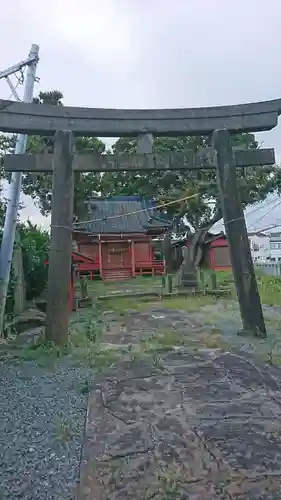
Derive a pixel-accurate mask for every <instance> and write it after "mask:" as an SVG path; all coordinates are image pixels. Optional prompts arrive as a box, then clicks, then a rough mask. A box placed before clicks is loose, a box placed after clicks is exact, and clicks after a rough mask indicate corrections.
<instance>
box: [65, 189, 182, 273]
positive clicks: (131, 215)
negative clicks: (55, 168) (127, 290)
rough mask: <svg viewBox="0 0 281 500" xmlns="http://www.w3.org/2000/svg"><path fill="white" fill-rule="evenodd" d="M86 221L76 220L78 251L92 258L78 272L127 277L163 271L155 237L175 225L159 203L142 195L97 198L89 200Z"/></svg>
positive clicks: (74, 235)
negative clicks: (165, 214) (157, 256)
mask: <svg viewBox="0 0 281 500" xmlns="http://www.w3.org/2000/svg"><path fill="white" fill-rule="evenodd" d="M86 205H87V211H86V219H87V220H86V221H85V222H83V221H81V223H80V222H79V221H76V222H75V223H74V231H73V240H74V241H75V246H76V249H77V251H78V252H79V253H80V254H82V255H85V256H86V257H90V258H91V259H92V261H93V263H92V264H90V263H89V262H88V261H87V262H85V263H80V264H78V266H77V272H78V275H79V274H82V273H84V274H88V275H89V276H90V277H91V279H92V278H93V277H94V276H95V275H96V276H99V277H100V278H101V279H111V280H118V279H120V280H121V279H126V278H130V277H132V276H137V275H143V274H147V275H154V274H162V273H163V272H164V262H163V260H162V261H158V260H156V258H155V249H154V245H153V239H154V238H155V237H159V235H161V234H163V233H164V232H165V231H166V230H168V229H170V228H171V227H172V224H171V221H169V220H168V219H165V216H164V215H163V214H161V212H160V211H159V210H158V209H157V208H156V203H155V202H152V201H149V200H147V199H144V198H142V197H140V196H115V197H112V198H95V199H92V200H90V201H88V202H87V203H86Z"/></svg>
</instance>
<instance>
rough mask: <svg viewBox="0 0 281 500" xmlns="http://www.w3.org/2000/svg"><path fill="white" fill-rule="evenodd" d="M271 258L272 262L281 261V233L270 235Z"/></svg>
mask: <svg viewBox="0 0 281 500" xmlns="http://www.w3.org/2000/svg"><path fill="white" fill-rule="evenodd" d="M270 260H271V261H272V262H280V261H281V234H280V233H272V234H271V235H270Z"/></svg>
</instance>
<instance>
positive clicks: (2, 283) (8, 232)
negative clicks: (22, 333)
mask: <svg viewBox="0 0 281 500" xmlns="http://www.w3.org/2000/svg"><path fill="white" fill-rule="evenodd" d="M38 61H39V46H38V45H32V46H31V49H30V52H29V55H28V58H27V59H26V60H24V61H21V62H20V63H18V64H15V65H14V66H11V67H10V68H8V69H6V70H5V71H2V72H0V79H1V78H6V80H7V82H8V85H9V86H10V88H11V90H12V93H13V95H14V96H15V97H16V98H17V93H16V90H15V88H14V87H13V85H12V83H11V81H10V79H9V76H10V75H12V74H14V73H16V72H18V71H22V69H23V68H24V67H25V66H27V70H26V75H25V85H24V94H23V102H26V103H29V102H32V99H33V91H34V84H35V79H36V68H37V64H38ZM26 143H27V135H22V134H18V136H17V141H16V147H15V154H22V153H25V150H26ZM21 178H22V173H21V172H13V173H12V176H11V181H10V184H9V188H8V205H7V210H6V214H5V222H4V229H3V237H2V245H1V253H0V334H3V322H4V313H5V306H6V299H7V292H8V285H9V279H10V271H11V263H12V257H13V248H14V241H15V232H16V225H17V214H18V207H19V201H20V191H21Z"/></svg>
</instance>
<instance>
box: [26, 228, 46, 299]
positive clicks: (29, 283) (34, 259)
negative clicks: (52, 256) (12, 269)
mask: <svg viewBox="0 0 281 500" xmlns="http://www.w3.org/2000/svg"><path fill="white" fill-rule="evenodd" d="M49 241H50V238H49V234H48V233H47V231H43V230H42V229H40V228H38V227H37V226H36V225H34V226H33V225H32V224H30V223H28V224H26V225H22V226H21V227H20V242H21V247H22V254H23V269H24V278H25V284H26V299H27V300H32V299H34V298H35V297H39V296H40V295H41V294H42V292H43V291H44V290H45V288H46V285H47V277H48V268H47V266H46V264H44V262H45V261H46V259H47V258H48V251H49Z"/></svg>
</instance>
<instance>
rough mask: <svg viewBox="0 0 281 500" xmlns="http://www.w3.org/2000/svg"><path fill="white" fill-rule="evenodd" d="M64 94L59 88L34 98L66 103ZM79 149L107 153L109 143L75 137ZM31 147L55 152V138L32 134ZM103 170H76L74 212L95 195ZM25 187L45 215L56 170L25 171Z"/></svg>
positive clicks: (86, 151) (23, 184)
mask: <svg viewBox="0 0 281 500" xmlns="http://www.w3.org/2000/svg"><path fill="white" fill-rule="evenodd" d="M62 99H63V95H62V93H61V92H59V91H58V90H53V91H50V92H40V93H39V96H38V97H37V98H35V99H34V102H35V103H36V104H38V105H40V104H52V105H54V106H62V105H63V104H62ZM75 148H76V151H77V153H103V152H104V151H105V144H104V143H103V142H102V141H101V140H100V139H98V138H96V137H77V138H76V141H75ZM27 151H28V152H29V153H38V154H39V153H52V152H53V139H52V138H50V137H39V136H31V137H29V138H28V143H27ZM99 183H100V174H96V173H91V172H86V173H84V172H83V173H80V172H76V173H75V188H74V212H75V214H76V215H77V213H78V211H79V208H80V206H81V202H84V200H85V199H87V198H89V197H91V196H94V195H96V194H97V192H98V191H99ZM22 190H23V192H24V193H25V194H26V195H29V196H31V198H32V199H33V200H34V202H35V204H36V205H37V206H38V208H39V209H40V211H41V213H42V214H43V215H47V214H48V213H50V211H51V200H52V174H51V173H50V174H48V173H38V174H37V173H26V174H24V175H23V182H22Z"/></svg>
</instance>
